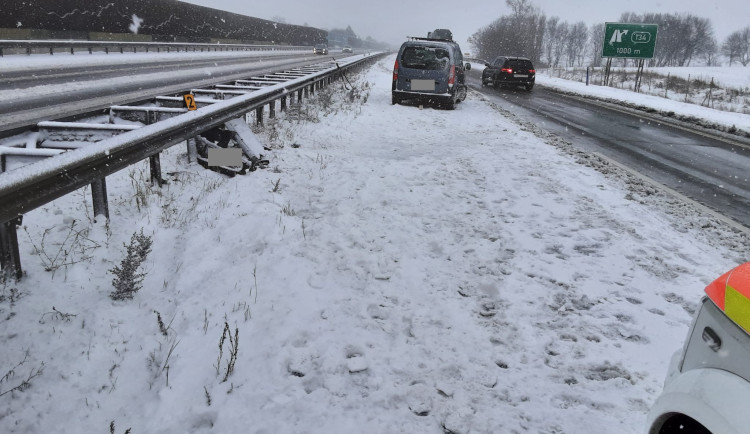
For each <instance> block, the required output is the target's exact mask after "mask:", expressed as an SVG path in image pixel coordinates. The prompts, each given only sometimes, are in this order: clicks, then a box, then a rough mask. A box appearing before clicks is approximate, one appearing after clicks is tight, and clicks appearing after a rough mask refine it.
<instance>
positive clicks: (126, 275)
mask: <svg viewBox="0 0 750 434" xmlns="http://www.w3.org/2000/svg"><path fill="white" fill-rule="evenodd" d="M152 242H153V240H152V238H151V237H149V236H147V235H143V230H142V229H141V233H140V234H138V233H133V236H132V237H130V245H127V246H126V245H124V244H123V246H125V248H126V249H127V252H126V254H125V258H123V260H122V262H121V263H120V265H119V266H115V267H114V268H112V269H111V270H109V271H110V273H112V274H114V275H115V278H114V279H112V286H114V287H115V290H114V291H113V292H111V293H110V294H109V296H110V297H111V298H112V299H113V300H126V299H132V298H133V297H134V296H135V293H136V292H138V290H140V289H141V284H142V283H143V278H144V276H145V274H144V273H142V272H138V267H140V265H141V263H142V262H143V261H144V260H145V259H146V256H147V255H148V254H149V252H151V243H152Z"/></svg>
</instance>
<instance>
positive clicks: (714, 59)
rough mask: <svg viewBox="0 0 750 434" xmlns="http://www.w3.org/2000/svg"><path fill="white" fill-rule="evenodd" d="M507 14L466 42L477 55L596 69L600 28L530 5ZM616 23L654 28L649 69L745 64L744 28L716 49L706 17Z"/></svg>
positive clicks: (633, 17)
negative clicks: (722, 61) (722, 58)
mask: <svg viewBox="0 0 750 434" xmlns="http://www.w3.org/2000/svg"><path fill="white" fill-rule="evenodd" d="M505 3H506V4H507V5H508V7H510V9H511V13H510V14H509V15H504V16H501V17H500V18H498V19H496V20H495V21H493V22H492V23H490V24H489V25H487V26H485V27H482V28H481V29H479V30H478V31H477V32H476V33H474V34H473V35H472V36H471V37H470V38H469V43H470V44H471V45H472V46H473V47H474V50H475V52H476V53H477V56H478V57H480V58H484V59H492V58H494V57H495V56H498V55H500V54H504V55H517V56H522V57H528V58H529V59H531V60H532V61H533V62H534V63H536V64H539V65H540V66H541V65H547V66H553V67H559V66H600V65H601V64H602V63H603V62H602V57H601V54H602V44H603V42H604V23H600V24H594V25H591V26H587V24H586V23H585V22H583V21H579V22H576V23H568V22H566V21H561V20H560V18H558V17H547V16H546V15H545V14H544V13H543V12H542V11H541V10H540V9H539V8H538V7H536V6H534V5H533V4H532V3H531V1H530V0H505ZM619 22H626V23H649V24H657V25H658V26H659V33H658V36H657V41H656V48H655V51H654V58H653V59H651V60H649V63H648V64H649V66H689V65H690V64H691V63H694V62H701V63H702V64H705V65H708V66H715V65H719V64H720V55H723V56H725V57H726V58H727V59H728V60H729V64H730V65H732V64H733V63H735V62H739V63H741V64H742V65H743V66H747V65H748V63H750V26H749V27H746V28H745V29H742V30H739V31H736V32H734V33H732V34H731V35H729V36H728V37H727V39H726V40H725V42H724V43H722V44H721V45H719V44H718V43H717V41H716V38H715V37H714V31H713V26H712V24H711V22H710V21H709V20H708V19H707V18H701V17H698V16H695V15H692V14H663V13H646V14H636V13H632V12H626V13H624V14H622V15H621V16H620V20H619Z"/></svg>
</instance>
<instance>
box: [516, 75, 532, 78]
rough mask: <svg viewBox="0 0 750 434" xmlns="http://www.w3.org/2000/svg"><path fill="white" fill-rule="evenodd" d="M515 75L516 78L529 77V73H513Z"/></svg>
mask: <svg viewBox="0 0 750 434" xmlns="http://www.w3.org/2000/svg"><path fill="white" fill-rule="evenodd" d="M513 77H516V78H528V77H529V76H528V74H513Z"/></svg>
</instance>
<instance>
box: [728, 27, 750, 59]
mask: <svg viewBox="0 0 750 434" xmlns="http://www.w3.org/2000/svg"><path fill="white" fill-rule="evenodd" d="M721 52H722V53H723V54H724V55H725V56H727V57H728V58H729V66H731V65H732V63H734V62H735V61H737V62H740V63H741V64H742V66H747V64H748V63H750V27H745V28H744V29H742V30H738V31H736V32H733V33H731V34H730V35H729V36H727V39H726V40H725V41H724V43H723V44H722V45H721Z"/></svg>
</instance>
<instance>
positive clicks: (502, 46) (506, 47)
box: [469, 0, 546, 63]
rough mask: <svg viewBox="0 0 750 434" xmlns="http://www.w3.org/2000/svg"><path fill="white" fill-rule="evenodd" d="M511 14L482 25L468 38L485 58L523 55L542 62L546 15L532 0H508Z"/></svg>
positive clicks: (475, 49)
mask: <svg viewBox="0 0 750 434" xmlns="http://www.w3.org/2000/svg"><path fill="white" fill-rule="evenodd" d="M506 4H507V5H508V6H509V7H510V8H511V10H512V12H513V13H512V14H511V15H506V16H501V17H500V18H498V19H497V20H495V21H493V22H492V23H491V24H489V25H488V26H485V27H483V28H481V29H479V30H478V31H477V32H476V33H474V34H473V35H472V36H471V37H470V38H469V42H470V43H471V45H472V46H473V47H474V51H476V52H478V53H479V56H480V57H482V58H485V59H488V60H489V59H492V58H494V57H495V56H498V55H510V56H524V57H528V58H529V59H531V60H532V61H533V62H535V63H537V62H539V60H540V58H541V56H542V48H543V43H544V31H545V23H546V17H545V15H544V14H542V13H541V12H540V11H539V9H538V8H536V7H535V6H533V5H532V4H531V2H530V1H529V0H506Z"/></svg>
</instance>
